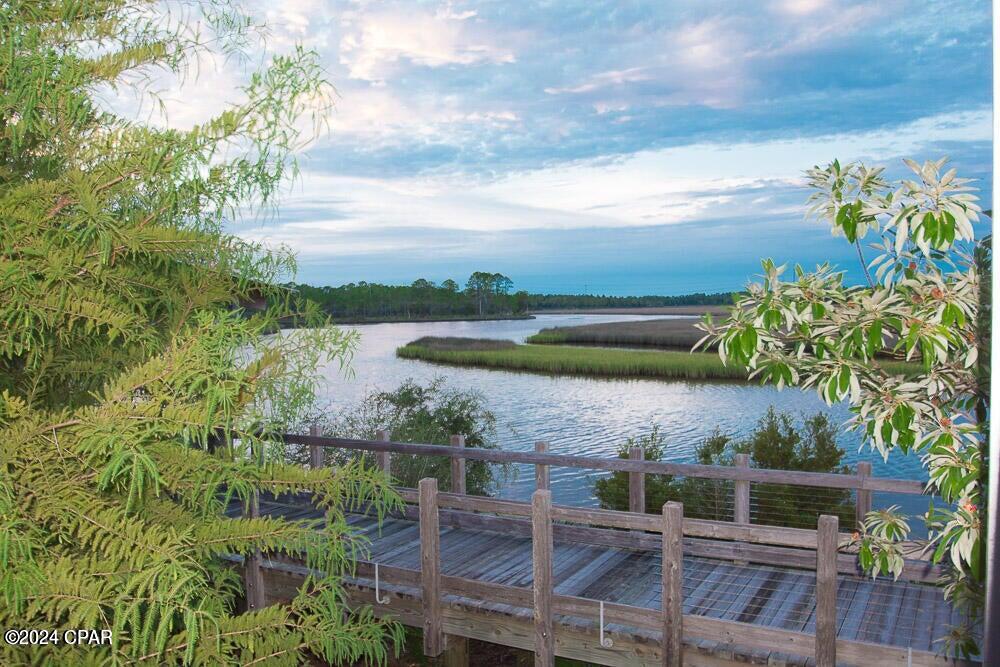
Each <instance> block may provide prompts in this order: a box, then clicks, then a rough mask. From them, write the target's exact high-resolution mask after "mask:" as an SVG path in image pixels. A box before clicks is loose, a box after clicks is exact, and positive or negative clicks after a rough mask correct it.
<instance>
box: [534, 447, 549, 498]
mask: <svg viewBox="0 0 1000 667" xmlns="http://www.w3.org/2000/svg"><path fill="white" fill-rule="evenodd" d="M547 451H549V443H547V442H541V441H539V442H536V443H535V452H536V453H538V454H544V453H545V452H547ZM547 488H549V467H548V466H547V465H543V464H541V463H536V464H535V489H536V490H537V489H547Z"/></svg>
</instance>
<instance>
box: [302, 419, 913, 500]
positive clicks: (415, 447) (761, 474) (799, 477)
mask: <svg viewBox="0 0 1000 667" xmlns="http://www.w3.org/2000/svg"><path fill="white" fill-rule="evenodd" d="M283 438H284V440H285V442H287V443H291V444H304V445H310V444H316V445H320V446H322V447H340V448H344V449H359V450H363V451H372V452H399V453H403V454H414V455H424V456H449V457H457V456H460V457H463V458H465V459H466V460H476V461H491V462H494V463H529V464H544V465H549V466H560V467H566V468H586V469H591V470H611V471H621V472H644V473H646V474H660V475H678V476H684V477H700V478H704V479H721V480H746V481H749V482H760V483H765V484H791V485H797V486H815V487H822V488H831V489H856V488H859V485H860V484H862V482H861V481H859V478H858V476H857V475H843V474H838V473H823V472H798V471H791V470H769V469H765V468H749V469H747V470H740V469H737V468H734V467H733V466H713V465H703V464H697V463H664V462H662V461H632V460H630V459H621V458H596V457H587V456H572V455H568V454H550V453H540V452H514V451H505V450H496V449H466V450H464V451H462V452H459V451H457V450H455V449H452V448H449V447H441V446H440V445H422V444H411V443H403V442H379V441H373V440H353V439H350V438H330V437H314V436H308V435H299V434H285V435H284V436H283ZM863 485H864V488H865V489H867V490H869V491H886V492H891V493H910V494H917V495H920V494H923V492H924V484H923V482H917V481H914V480H909V479H889V478H885V477H868V478H866V479H865V481H864V482H863Z"/></svg>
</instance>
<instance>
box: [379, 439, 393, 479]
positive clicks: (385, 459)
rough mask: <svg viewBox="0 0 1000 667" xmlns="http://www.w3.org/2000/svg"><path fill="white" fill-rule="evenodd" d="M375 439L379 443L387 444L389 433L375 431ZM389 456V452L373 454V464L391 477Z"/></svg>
mask: <svg viewBox="0 0 1000 667" xmlns="http://www.w3.org/2000/svg"><path fill="white" fill-rule="evenodd" d="M375 439H376V440H378V441H379V442H389V432H388V431H382V430H379V431H375ZM389 456H390V454H389V452H375V464H376V465H377V466H378V467H379V468H381V469H382V472H384V473H385V474H386V475H389V476H390V477H392V464H391V463H390V461H391V459H390V458H389Z"/></svg>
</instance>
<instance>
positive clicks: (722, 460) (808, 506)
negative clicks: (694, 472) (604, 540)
mask: <svg viewBox="0 0 1000 667" xmlns="http://www.w3.org/2000/svg"><path fill="white" fill-rule="evenodd" d="M836 434H837V430H836V427H835V426H834V425H833V424H832V423H831V422H830V419H829V417H827V415H825V414H823V413H817V414H815V415H813V416H811V417H808V418H806V419H804V420H803V422H802V424H801V425H800V426H797V425H796V423H795V420H794V419H793V417H792V416H791V415H790V414H788V413H784V412H777V411H775V409H774V408H773V407H772V408H769V409H768V411H767V413H766V414H765V415H764V416H763V417H761V418H760V420H759V421H758V422H757V425H756V427H755V428H754V430H753V431H752V432H751V433H750V435H749V436H748V437H747V438H746V439H744V440H735V439H733V438H732V437H731V436H729V435H726V434H724V433H722V432H721V431H719V430H716V431H715V432H714V433H713V434H712V435H711V436H709V437H708V438H706V439H705V440H703V441H702V442H701V443H700V444H699V445H698V447H697V448H696V449H695V456H696V459H697V462H698V463H701V464H704V465H732V464H733V460H734V457H735V455H736V454H737V453H744V454H747V455H748V456H749V461H750V466H751V467H754V468H772V469H775V470H803V471H808V472H832V473H842V472H847V468H846V466H844V465H842V463H841V461H842V460H843V456H844V450H843V449H841V448H840V447H839V446H838V445H837V441H836ZM664 440H665V438H664V436H663V435H662V434H661V433H660V429H659V427H658V426H654V427H653V429H652V431H651V432H650V433H649V434H647V435H644V436H641V437H639V438H629V439H628V440H627V441H626V442H625V443H624V444H623V445H622V446H621V447H619V449H618V456H619V457H621V458H628V455H629V449H630V448H631V447H635V446H638V447H641V448H642V451H643V458H644V459H645V460H648V461H659V460H661V459H662V458H663V455H664V454H665V448H664ZM645 487H646V488H645V492H646V512H649V513H658V512H660V509H661V508H662V507H663V503H665V502H667V501H668V500H673V501H679V502H682V503H684V514H685V515H686V516H689V517H696V518H700V519H712V520H716V521H730V520H732V518H733V510H732V502H733V483H732V482H731V481H729V480H713V479H702V478H696V477H686V478H677V477H674V476H673V475H660V474H649V475H646V484H645ZM594 495H595V496H596V497H597V499H598V501H599V502H600V504H601V507H603V508H605V509H615V510H625V509H627V508H628V474H627V473H624V472H615V473H612V474H611V475H610V476H608V477H604V478H601V479H598V480H596V481H595V482H594ZM751 503H752V507H751V511H752V513H753V514H754V515H753V516H752V520H753V522H754V523H762V524H769V525H778V526H795V527H804V526H815V525H816V517H818V516H819V515H820V514H835V515H838V516H839V517H840V518H841V521H843V522H847V521H853V516H854V506H853V504H852V502H851V496H850V492H849V491H844V490H839V489H817V488H808V489H806V488H804V487H798V486H792V485H786V484H753V485H752V486H751ZM754 509H755V510H756V511H755V512H754Z"/></svg>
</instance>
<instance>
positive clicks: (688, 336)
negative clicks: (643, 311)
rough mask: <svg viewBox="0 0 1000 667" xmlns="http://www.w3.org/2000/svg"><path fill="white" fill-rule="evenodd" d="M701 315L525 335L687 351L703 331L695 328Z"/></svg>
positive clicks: (536, 340) (535, 339)
mask: <svg viewBox="0 0 1000 667" xmlns="http://www.w3.org/2000/svg"><path fill="white" fill-rule="evenodd" d="M699 321H700V318H697V317H690V318H683V319H665V320H642V321H639V322H607V323H604V324H583V325H580V326H575V327H549V328H547V329H542V330H541V331H539V332H538V333H536V334H535V335H533V336H530V337H529V338H528V342H529V343H531V344H534V345H608V346H611V347H655V348H665V349H676V350H684V351H685V352H686V351H688V350H690V349H691V348H692V347H693V346H694V344H695V343H697V342H698V341H699V340H700V339H701V337H702V336H704V335H705V334H704V332H702V331H699V330H698V329H695V328H694V325H695V324H696V323H697V322H699Z"/></svg>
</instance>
